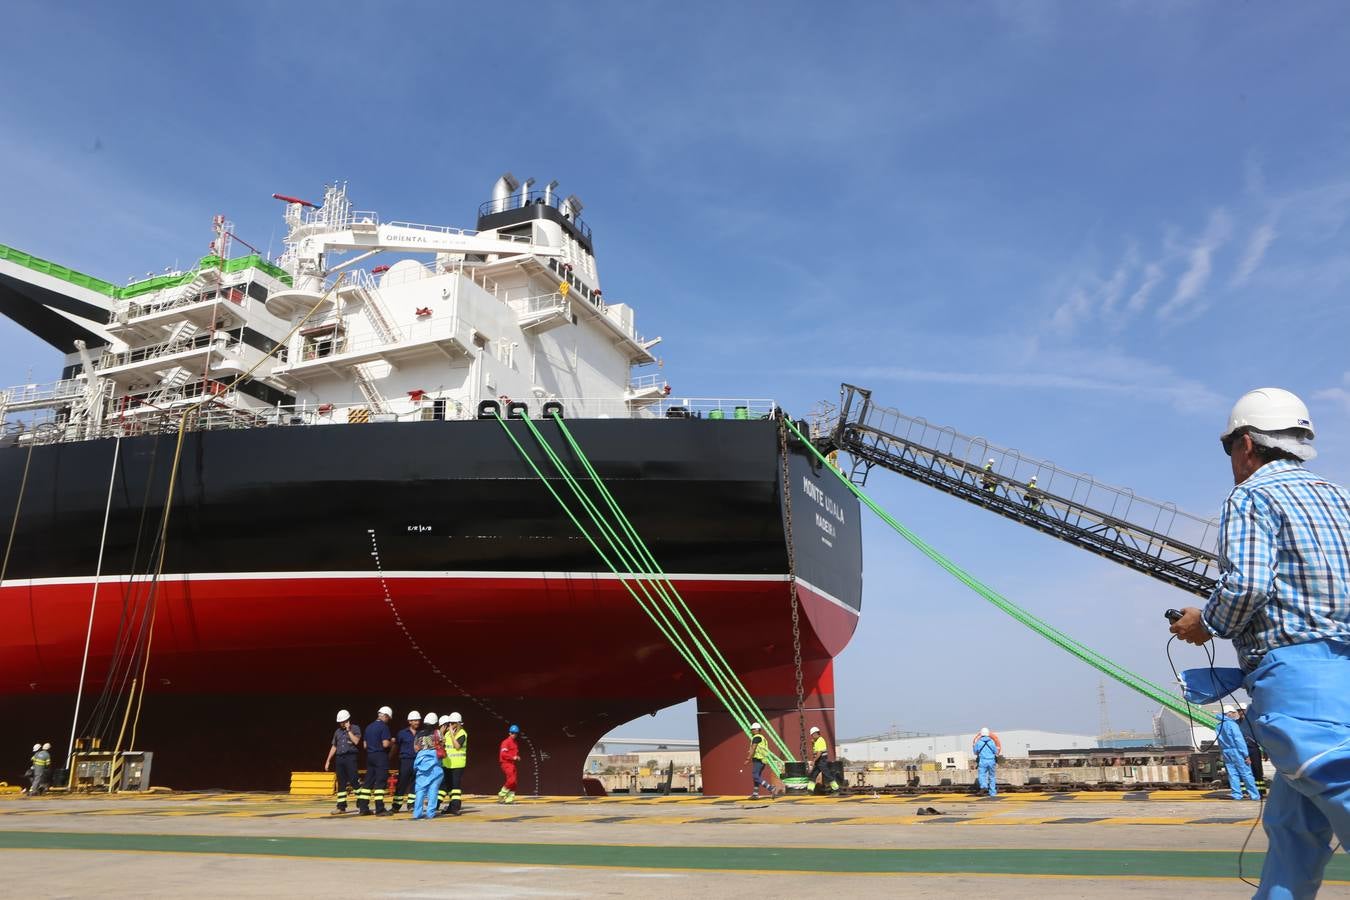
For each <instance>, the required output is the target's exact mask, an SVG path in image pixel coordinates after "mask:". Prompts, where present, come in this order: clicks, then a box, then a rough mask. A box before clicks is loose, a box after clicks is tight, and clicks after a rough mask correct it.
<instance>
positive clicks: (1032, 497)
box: [1022, 475, 1041, 512]
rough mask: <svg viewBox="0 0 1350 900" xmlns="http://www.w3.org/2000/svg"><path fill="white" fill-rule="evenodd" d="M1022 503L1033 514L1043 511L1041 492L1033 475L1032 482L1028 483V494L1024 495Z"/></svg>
mask: <svg viewBox="0 0 1350 900" xmlns="http://www.w3.org/2000/svg"><path fill="white" fill-rule="evenodd" d="M1022 501H1023V502H1024V503H1026V505H1027V507H1028V508H1030V509H1031V511H1032V512H1040V509H1041V490H1040V488H1038V487H1036V476H1035V475H1032V476H1031V480H1030V481H1028V482H1027V490H1026V493H1025V494H1023V495H1022Z"/></svg>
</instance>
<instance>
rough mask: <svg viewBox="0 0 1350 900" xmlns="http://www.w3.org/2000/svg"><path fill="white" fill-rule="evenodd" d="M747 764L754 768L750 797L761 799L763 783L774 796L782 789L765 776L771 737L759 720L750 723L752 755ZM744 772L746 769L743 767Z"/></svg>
mask: <svg viewBox="0 0 1350 900" xmlns="http://www.w3.org/2000/svg"><path fill="white" fill-rule="evenodd" d="M745 761H746V763H747V764H749V765H750V766H751V767H752V768H751V770H750V772H751V774H750V783H751V788H750V799H751V800H758V799H759V789H760V786H761V785H762V786H763V787H764V788H765V789H766V790H767V791H768V792H769V796H770V797H772V796H773V795H774V794H776V793H778V792H779V790H780V789H778V788H775V787H774V786H773V782H772V781H769V780H768V779H767V778H765V777H764V770H765V769H766V768H767V767H768V765H769V739H768V737H767V736H766V735H765V734H764V729H763V728H761V727H760V724H759V723H758V722H751V723H750V755H749V756H747V757H746V758H745ZM741 771H742V772H744V771H745V770H744V769H742V770H741Z"/></svg>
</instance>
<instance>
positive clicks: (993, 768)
mask: <svg viewBox="0 0 1350 900" xmlns="http://www.w3.org/2000/svg"><path fill="white" fill-rule="evenodd" d="M970 752H971V754H972V755H973V756H974V757H975V761H976V762H975V765H976V778H977V779H978V781H979V785H980V790H982V791H986V792H987V793H988V794H989V796H990V797H997V796H998V758H999V755H1000V754H1002V753H1003V742H1002V741H1000V740H999V739H998V735H996V734H994V733H993V732H991V731H990V730H989V729H988V728H981V729H980V733H979V734H977V735H976V736H975V740H973V741H972V742H971V744H970Z"/></svg>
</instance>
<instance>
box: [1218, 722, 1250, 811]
mask: <svg viewBox="0 0 1350 900" xmlns="http://www.w3.org/2000/svg"><path fill="white" fill-rule="evenodd" d="M1215 743H1217V744H1218V745H1219V750H1220V751H1222V753H1223V765H1224V768H1225V769H1227V770H1228V788H1229V790H1231V791H1232V792H1233V799H1234V800H1241V799H1242V796H1243V795H1242V791H1243V788H1246V790H1247V793H1248V794H1250V795H1251V799H1253V800H1259V799H1261V792H1260V791H1259V790H1257V787H1256V777H1255V776H1254V775H1253V774H1252V765H1251V760H1250V759H1248V758H1247V739H1246V738H1245V737H1243V736H1242V730H1241V729H1240V728H1239V727H1238V723H1237V710H1236V709H1230V708H1227V707H1225V708H1224V711H1223V715H1221V716H1219V723H1218V726H1217V727H1216V728H1215Z"/></svg>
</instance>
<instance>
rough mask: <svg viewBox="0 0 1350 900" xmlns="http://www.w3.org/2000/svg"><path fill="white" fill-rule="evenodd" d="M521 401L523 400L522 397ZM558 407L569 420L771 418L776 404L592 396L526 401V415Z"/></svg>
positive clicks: (540, 414)
mask: <svg viewBox="0 0 1350 900" xmlns="http://www.w3.org/2000/svg"><path fill="white" fill-rule="evenodd" d="M522 399H523V398H522ZM549 402H555V403H560V404H562V408H563V417H564V418H570V419H729V420H745V419H771V418H773V417H774V415H776V414H777V412H778V404H777V403H776V402H775V401H773V400H769V399H760V398H739V397H673V396H665V397H661V398H659V399H656V400H635V401H629V400H617V399H597V398H594V397H570V398H569V397H557V398H552V399H551V400H550V399H543V400H536V399H534V398H530V399H529V400H527V401H526V403H527V405H528V407H529V410H528V411H529V414H530V415H531V416H532V417H534V418H543V417H544V409H543V407H544V404H545V403H549Z"/></svg>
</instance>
